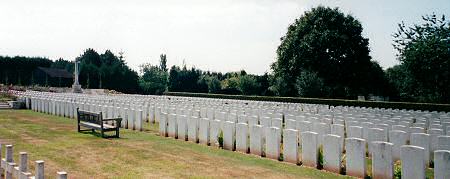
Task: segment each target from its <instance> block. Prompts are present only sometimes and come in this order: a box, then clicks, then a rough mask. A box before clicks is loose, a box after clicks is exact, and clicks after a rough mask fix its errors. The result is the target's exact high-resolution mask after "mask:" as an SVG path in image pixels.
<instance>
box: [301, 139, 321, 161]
mask: <svg viewBox="0 0 450 179" xmlns="http://www.w3.org/2000/svg"><path fill="white" fill-rule="evenodd" d="M318 135H319V134H317V133H315V132H309V131H307V132H302V137H303V140H302V164H303V165H305V166H309V167H314V168H315V167H317V164H318V161H317V158H318V153H319V142H318Z"/></svg>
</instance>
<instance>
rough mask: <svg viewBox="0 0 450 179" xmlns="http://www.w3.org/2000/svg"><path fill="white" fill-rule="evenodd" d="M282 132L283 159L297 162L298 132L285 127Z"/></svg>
mask: <svg viewBox="0 0 450 179" xmlns="http://www.w3.org/2000/svg"><path fill="white" fill-rule="evenodd" d="M283 134H284V136H283V160H284V161H286V162H290V163H294V164H297V163H298V137H299V133H298V131H297V130H294V129H285V130H284V132H283Z"/></svg>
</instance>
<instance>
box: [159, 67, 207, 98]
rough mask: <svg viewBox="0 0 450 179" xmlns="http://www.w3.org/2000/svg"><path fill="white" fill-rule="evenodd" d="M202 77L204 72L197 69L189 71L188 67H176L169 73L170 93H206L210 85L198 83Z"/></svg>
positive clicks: (193, 68)
mask: <svg viewBox="0 0 450 179" xmlns="http://www.w3.org/2000/svg"><path fill="white" fill-rule="evenodd" d="M201 75H202V71H201V70H199V69H196V68H195V67H192V68H191V69H187V67H186V66H183V67H182V68H180V67H178V66H175V65H174V66H172V67H171V68H170V73H169V86H168V88H169V91H176V92H182V91H183V92H197V93H206V92H208V85H207V84H206V83H200V84H199V83H198V82H199V79H200V77H201Z"/></svg>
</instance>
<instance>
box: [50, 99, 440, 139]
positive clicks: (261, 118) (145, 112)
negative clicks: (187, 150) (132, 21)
mask: <svg viewBox="0 0 450 179" xmlns="http://www.w3.org/2000/svg"><path fill="white" fill-rule="evenodd" d="M60 102H61V101H60ZM64 103H66V104H67V103H68V102H62V104H63V106H64V107H63V108H62V110H61V111H63V112H65V111H68V110H64V109H67V108H66V107H65V106H68V105H64ZM58 106H59V105H58ZM91 106H92V105H91ZM108 108H111V106H110V107H108ZM122 108H123V107H122ZM52 109H54V108H52ZM146 109H147V108H146V107H144V110H143V113H144V114H143V115H144V119H145V118H147V113H148V112H147V111H146ZM201 109H204V108H201ZM55 111H58V108H56V109H55ZM109 111H120V110H114V109H113V110H109ZM66 113H67V112H66ZM103 113H104V114H105V116H107V115H108V114H109V112H106V110H103ZM71 114H72V113H71V112H68V114H66V115H69V116H72V115H71ZM127 114H129V113H127ZM231 114H232V113H231ZM274 114H276V113H274ZM253 115H260V117H259V118H260V119H259V120H260V122H261V123H263V124H265V121H267V120H263V118H264V116H261V114H253ZM281 115H282V114H281ZM122 116H124V117H125V115H122ZM128 116H131V115H128ZM207 117H208V118H211V117H210V116H209V115H208V116H207ZM272 117H273V118H275V119H277V120H278V121H280V118H281V117H278V118H277V117H275V116H272ZM147 119H148V118H147ZM150 119H152V118H150ZM275 119H273V120H275ZM311 119H314V118H311ZM325 119H327V118H324V119H321V121H320V122H327V120H325ZM277 120H275V122H277ZM126 121H128V120H126ZM328 121H330V120H328ZM347 121H348V120H347ZM287 122H289V121H287ZM343 122H344V121H343V120H333V123H343ZM348 122H357V121H348ZM278 123H280V122H278ZM278 123H277V124H278ZM328 123H331V121H330V122H328ZM386 123H387V121H386ZM414 125H416V124H414ZM416 126H417V125H416ZM276 127H280V126H279V125H276ZM445 131H446V128H445V130H444V132H445Z"/></svg>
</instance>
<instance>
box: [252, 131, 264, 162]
mask: <svg viewBox="0 0 450 179" xmlns="http://www.w3.org/2000/svg"><path fill="white" fill-rule="evenodd" d="M263 129H264V128H263V127H262V126H261V125H253V126H250V153H251V154H254V155H258V156H261V155H262V151H263V137H262V135H263Z"/></svg>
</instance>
